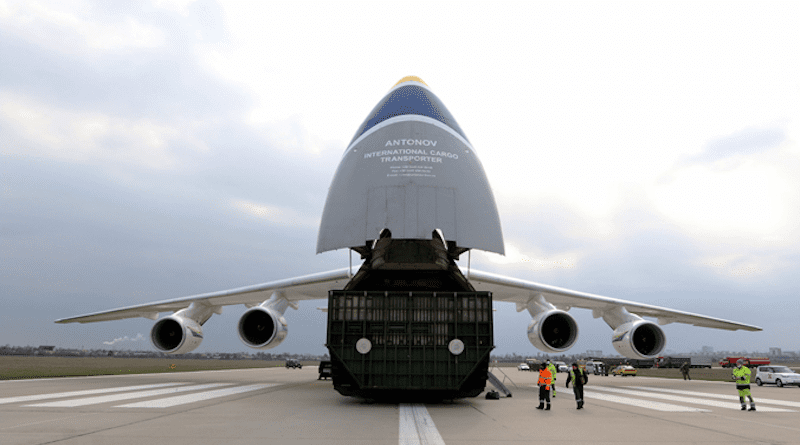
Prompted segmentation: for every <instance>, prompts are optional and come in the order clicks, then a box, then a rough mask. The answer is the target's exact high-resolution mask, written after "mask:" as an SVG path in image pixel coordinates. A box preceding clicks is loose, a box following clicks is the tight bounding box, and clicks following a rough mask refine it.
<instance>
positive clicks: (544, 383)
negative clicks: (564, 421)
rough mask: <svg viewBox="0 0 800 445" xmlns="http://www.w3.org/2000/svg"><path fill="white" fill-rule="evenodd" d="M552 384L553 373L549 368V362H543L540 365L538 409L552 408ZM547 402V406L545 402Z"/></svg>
mask: <svg viewBox="0 0 800 445" xmlns="http://www.w3.org/2000/svg"><path fill="white" fill-rule="evenodd" d="M551 384H552V375H551V374H550V370H549V369H547V364H545V363H542V364H541V365H539V406H537V407H536V409H544V410H545V411H547V410H549V409H550V385H551ZM545 402H547V408H545V406H544V404H545Z"/></svg>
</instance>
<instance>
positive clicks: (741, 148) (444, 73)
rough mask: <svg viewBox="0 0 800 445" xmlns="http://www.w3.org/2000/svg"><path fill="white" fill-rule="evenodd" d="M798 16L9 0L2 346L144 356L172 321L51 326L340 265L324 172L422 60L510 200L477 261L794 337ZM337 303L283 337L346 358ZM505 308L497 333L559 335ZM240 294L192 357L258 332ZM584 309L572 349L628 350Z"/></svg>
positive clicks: (769, 11) (516, 347)
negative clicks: (500, 246)
mask: <svg viewBox="0 0 800 445" xmlns="http://www.w3.org/2000/svg"><path fill="white" fill-rule="evenodd" d="M797 23H800V3H798V2H761V1H759V2H696V1H691V2H599V1H597V2H521V3H511V2H490V3H487V2H472V3H470V2H454V3H450V2H435V1H426V2H413V1H404V2H319V3H309V2H245V1H239V2H214V1H206V0H199V1H140V2H102V1H98V2H92V1H89V2H84V1H58V2H55V1H53V2H40V1H19V2H18V1H4V0H0V302H2V311H0V345H3V344H11V345H20V346H24V345H32V346H36V345H55V346H57V347H59V348H86V349H96V348H120V349H148V348H150V345H149V341H148V338H149V331H150V328H151V327H152V324H153V322H152V321H151V320H147V319H143V318H139V319H130V320H123V321H115V322H103V323H93V324H86V325H80V324H69V325H60V324H55V323H53V321H54V320H55V319H58V318H63V317H69V316H74V315H80V314H84V313H89V312H95V311H100V310H105V309H112V308H116V307H121V306H127V305H132V304H140V303H147V302H150V301H156V300H162V299H168V298H176V297H182V296H187V295H193V294H198V293H205V292H211V291H218V290H223V289H230V288H234V287H239V286H244V285H250V284H256V283H263V282H267V281H272V280H277V279H283V278H289V277H294V276H300V275H305V274H309V273H315V272H321V271H326V270H331V269H337V268H341V267H345V266H347V264H348V253H347V251H346V250H339V251H335V252H327V253H323V254H319V255H316V254H315V247H316V236H317V230H318V225H319V220H320V216H321V213H322V208H323V205H324V202H325V197H326V193H327V189H328V186H329V184H330V181H331V179H332V177H333V173H334V171H335V168H336V166H337V165H338V161H339V159H340V157H341V156H342V154H343V153H344V150H345V148H346V146H347V144H348V142H349V141H350V139H351V138H352V136H353V134H354V132H355V131H356V129H357V127H358V125H359V124H360V123H361V122H362V121H363V120H364V118H365V117H367V113H369V111H370V110H371V109H372V107H374V106H375V104H376V103H377V102H378V101H379V100H380V99H381V98H382V97H383V95H384V94H386V92H387V91H388V90H389V89H390V88H391V87H392V85H394V84H395V83H396V82H397V81H398V80H400V79H401V78H402V77H404V76H407V75H416V76H420V77H421V78H422V79H423V80H424V81H425V82H426V83H427V84H428V85H429V86H430V87H431V89H432V90H433V91H434V92H435V93H436V95H437V96H438V97H439V98H440V99H441V100H442V101H443V102H444V103H445V104H446V106H447V107H448V109H449V110H450V112H451V113H452V114H453V116H454V117H455V118H456V120H457V121H458V123H459V125H460V126H461V128H462V129H463V130H464V131H465V133H466V135H467V137H468V138H469V140H470V141H471V143H472V145H473V146H474V148H475V151H476V152H477V153H478V156H479V158H480V160H481V162H482V163H483V166H484V169H485V171H486V174H487V176H488V178H489V182H490V184H491V186H492V188H493V191H494V194H495V199H496V201H497V205H498V211H499V214H500V219H501V223H502V227H503V234H504V239H505V244H506V246H505V247H506V256H499V255H496V254H487V253H483V252H478V251H476V252H473V254H472V257H471V267H473V268H475V269H480V270H486V271H490V272H494V273H498V274H502V275H506V276H511V277H516V278H521V279H526V280H530V281H535V282H539V283H545V284H551V285H556V286H561V287H566V288H569V289H575V290H579V291H583V292H589V293H594V294H599V295H605V296H609V297H614V298H621V299H626V300H633V301H637V302H643V303H648V304H654V305H659V306H665V307H669V308H674V309H678V310H685V311H690V312H696V313H700V314H704V315H709V316H714V317H719V318H724V319H729V320H734V321H738V322H744V323H749V324H754V325H757V326H761V327H763V328H764V330H763V331H762V332H757V333H751V332H744V331H736V332H729V331H719V330H713V329H705V328H697V327H692V326H687V325H682V324H670V325H667V326H664V331H665V333H666V335H667V351H666V352H671V351H672V352H680V351H684V352H686V351H692V350H699V349H701V348H702V347H703V346H711V347H713V348H715V349H716V350H718V351H721V350H733V351H740V350H742V351H743V350H747V351H766V350H767V349H768V348H770V347H779V348H782V349H783V350H785V351H798V350H800V341H799V340H798V339H799V338H800V336H798V328H800V321H798V320H800V319H799V318H798V317H797V314H798V312H800V311H798V309H800V300H799V299H798V296H797V294H798V292H797V291H798V289H800V273H798V270H800V175H797V174H796V172H798V171H800V144H799V143H798V138H799V137H800V57H798V54H800V27H798V26H797ZM460 263H461V264H465V263H466V258H465V257H462V259H461V260H460ZM325 305H326V301H325V300H314V301H306V302H301V303H300V307H299V310H297V311H295V310H293V309H289V310H288V311H287V313H286V319H287V321H288V323H289V335H288V337H287V339H286V340H285V341H284V342H283V343H282V344H281V345H280V346H278V347H277V348H275V349H272V350H270V351H267V352H275V353H280V352H292V353H313V354H322V353H324V352H326V349H325V348H324V346H323V344H324V341H325V314H324V313H323V312H321V311H320V310H318V309H317V308H318V307H321V306H325ZM495 308H496V312H495V344H496V349H495V353H496V354H501V355H502V354H507V353H519V354H523V355H531V354H535V353H537V352H539V351H538V350H536V349H535V348H534V347H533V346H532V345H531V344H530V343H529V342H528V340H527V337H526V334H525V332H526V328H527V325H528V323H529V322H530V315H529V314H528V313H527V311H523V312H520V313H518V312H516V310H515V306H514V305H513V304H510V303H500V302H496V303H495ZM244 310H245V308H244V306H229V307H226V308H224V310H223V313H222V314H221V315H215V316H214V317H212V319H211V320H210V321H209V322H207V323H206V324H205V325H204V327H203V330H204V337H205V340H204V342H203V344H202V345H201V346H200V347H199V348H198V349H197V350H196V351H195V352H238V351H251V352H255V351H254V350H250V349H248V348H247V347H246V346H245V345H244V344H243V343H241V341H240V340H239V339H238V336H237V334H236V323H237V321H238V318H239V316H241V314H242V313H243V312H244ZM571 313H572V314H573V315H574V316H575V318H576V319H577V321H578V323H579V326H580V333H581V336H580V338H579V339H578V341H577V343H576V345H575V346H574V347H573V348H572V349H571V350H570V353H581V352H583V351H586V350H602V351H604V352H607V353H611V352H612V351H613V348H612V347H611V329H610V328H609V327H608V326H607V325H606V324H605V323H604V322H603V321H602V320H601V319H593V318H592V316H591V312H590V311H586V310H580V309H572V310H571ZM162 315H165V314H162Z"/></svg>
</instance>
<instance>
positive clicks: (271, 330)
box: [238, 306, 288, 349]
mask: <svg viewBox="0 0 800 445" xmlns="http://www.w3.org/2000/svg"><path fill="white" fill-rule="evenodd" d="M238 331H239V338H240V339H241V340H242V342H244V344H246V345H247V346H249V347H251V348H256V349H270V348H274V347H276V346H278V345H279V344H281V342H282V341H283V340H284V339H285V338H286V335H287V334H288V329H287V325H286V320H285V319H284V318H283V316H281V315H280V314H279V313H276V312H275V311H274V310H272V309H270V308H269V307H264V306H256V307H254V308H251V309H249V310H248V311H247V312H245V313H244V314H243V315H242V318H240V319H239V328H238Z"/></svg>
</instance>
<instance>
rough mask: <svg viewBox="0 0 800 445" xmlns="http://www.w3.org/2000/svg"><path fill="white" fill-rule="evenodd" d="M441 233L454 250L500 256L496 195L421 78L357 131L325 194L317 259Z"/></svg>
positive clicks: (406, 81) (390, 96) (400, 86)
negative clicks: (384, 239)
mask: <svg viewBox="0 0 800 445" xmlns="http://www.w3.org/2000/svg"><path fill="white" fill-rule="evenodd" d="M384 229H388V230H389V231H390V232H391V236H392V238H393V239H428V240H429V239H431V236H432V234H433V232H435V231H437V229H438V230H439V231H441V233H442V235H443V237H444V239H445V240H446V241H447V243H448V245H451V243H452V246H455V247H457V248H458V249H462V250H463V249H471V248H475V249H480V250H486V251H490V252H496V253H501V254H502V253H504V252H503V234H502V230H501V228H500V218H499V217H498V214H497V206H496V204H495V201H494V195H493V194H492V190H491V188H490V187H489V183H488V181H487V179H486V174H485V173H484V171H483V166H482V165H481V163H480V160H478V157H477V156H476V154H475V150H474V149H473V147H472V145H471V144H470V142H469V140H468V139H467V137H466V135H465V134H464V132H463V131H462V130H461V127H459V125H458V123H457V122H456V120H455V118H454V117H453V115H452V114H450V111H448V110H447V108H446V107H445V106H444V104H443V103H442V101H441V100H440V99H439V98H438V97H437V96H436V95H435V94H433V92H432V91H431V89H430V87H428V85H427V84H425V82H423V81H422V79H420V78H419V77H416V76H408V77H404V78H403V79H401V80H400V82H398V83H397V84H395V85H394V86H393V87H392V88H391V89H390V90H389V92H388V93H386V95H385V96H384V97H383V98H382V99H381V100H380V101H379V102H378V104H377V105H376V106H375V108H373V110H372V111H371V112H370V113H369V115H367V118H366V119H365V120H364V122H363V123H362V124H361V125H360V126H359V127H358V130H357V131H356V133H355V135H354V136H353V139H352V140H351V141H350V144H349V145H348V147H347V150H346V151H345V153H344V156H343V157H342V160H341V162H340V163H339V167H338V169H337V170H336V174H335V175H334V178H333V182H332V183H331V186H330V189H329V190H328V198H327V200H326V201H325V208H324V210H323V212H322V220H321V222H320V230H319V236H318V238H317V253H321V252H325V251H328V250H335V249H341V248H354V249H359V248H362V247H363V246H365V245H370V244H371V243H372V241H373V240H375V239H377V238H378V237H379V235H380V233H381V232H382V231H383V230H384Z"/></svg>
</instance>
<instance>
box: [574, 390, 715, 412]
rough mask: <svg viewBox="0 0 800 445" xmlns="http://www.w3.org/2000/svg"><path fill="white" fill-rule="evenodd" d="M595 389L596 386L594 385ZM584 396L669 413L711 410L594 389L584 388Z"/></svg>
mask: <svg viewBox="0 0 800 445" xmlns="http://www.w3.org/2000/svg"><path fill="white" fill-rule="evenodd" d="M594 388H595V389H597V388H598V387H596V386H595V387H594ZM583 396H584V397H588V398H592V399H598V400H604V401H606V402H613V403H620V404H622V405H630V406H636V407H639V408H647V409H653V410H656V411H663V412H669V413H708V412H711V410H708V409H702V408H692V407H689V406H681V405H673V404H671V403H663V402H654V401H652V400H642V399H631V398H629V397H622V396H615V395H612V394H602V393H599V392H594V391H587V390H584V392H583Z"/></svg>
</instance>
